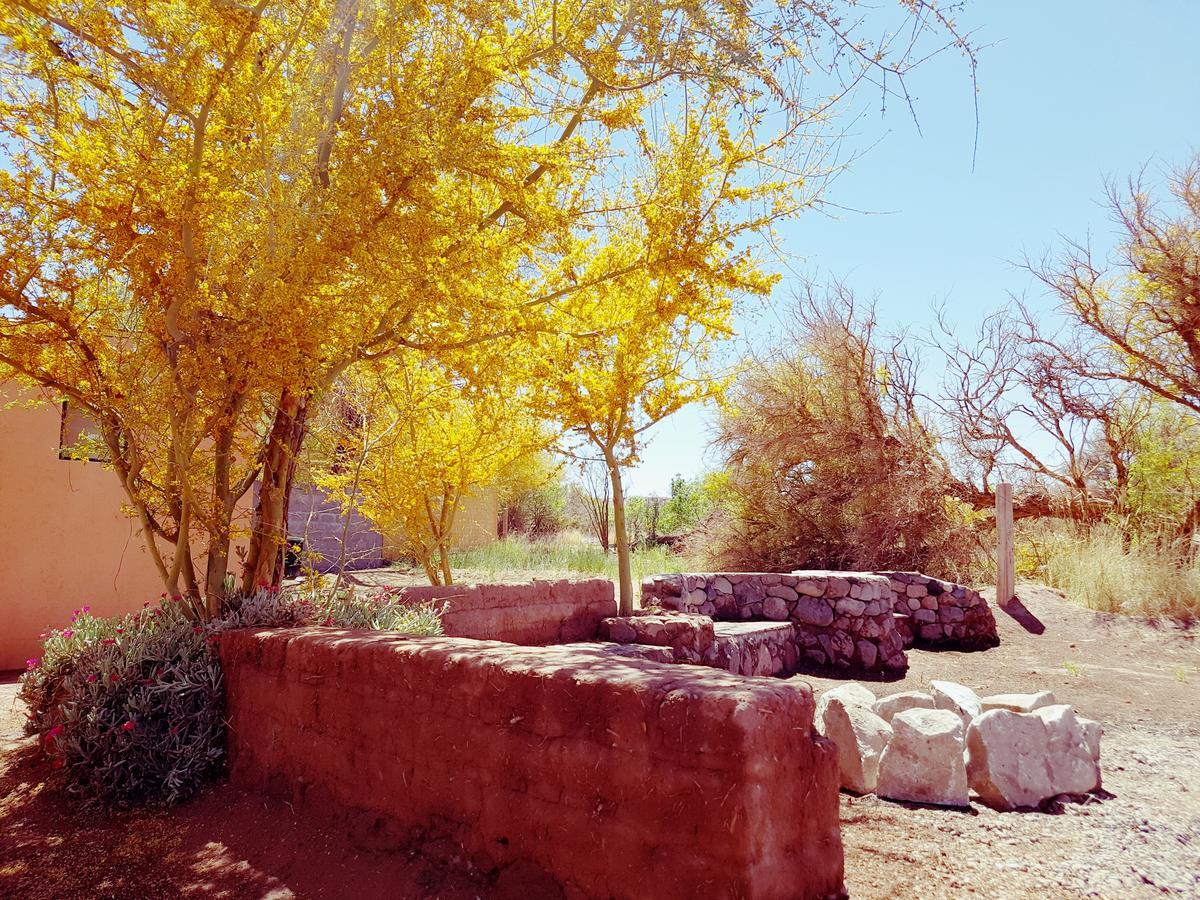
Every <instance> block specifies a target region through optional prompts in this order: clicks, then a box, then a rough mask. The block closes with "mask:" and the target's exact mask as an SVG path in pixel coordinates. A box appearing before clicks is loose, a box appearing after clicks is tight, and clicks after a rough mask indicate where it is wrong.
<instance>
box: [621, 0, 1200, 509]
mask: <svg viewBox="0 0 1200 900" xmlns="http://www.w3.org/2000/svg"><path fill="white" fill-rule="evenodd" d="M957 19H958V22H959V24H960V25H961V26H963V27H965V28H967V29H969V30H974V31H975V41H976V43H977V44H982V45H990V46H986V47H985V48H984V49H983V50H981V51H980V53H979V69H978V80H979V116H980V122H979V135H978V140H979V146H978V156H977V159H976V162H975V167H974V171H972V159H971V154H972V145H973V143H974V141H975V114H974V110H973V103H972V100H973V95H972V89H971V82H970V78H969V71H968V69H967V66H966V64H965V62H964V61H963V60H962V59H961V58H959V57H957V56H955V55H953V54H951V53H947V54H944V55H943V56H941V57H939V58H936V59H934V60H933V61H931V62H930V63H928V64H927V65H926V66H925V67H923V68H921V69H919V70H918V71H917V72H916V73H914V74H913V76H912V78H911V80H910V82H909V88H910V91H911V93H912V94H913V95H914V96H915V98H916V109H917V118H918V121H919V124H920V133H918V131H917V128H916V126H915V125H914V124H913V121H912V119H911V118H910V117H909V116H908V115H907V113H906V112H905V111H904V110H903V109H902V107H901V105H899V104H897V103H895V102H890V103H889V106H888V113H887V115H886V116H881V115H880V114H879V112H878V110H879V97H878V95H877V94H874V95H864V96H862V97H861V98H860V101H859V107H860V109H864V110H869V112H867V114H866V115H865V116H864V117H863V118H862V119H860V120H859V122H858V123H857V125H856V128H855V133H854V135H852V136H851V137H850V139H849V141H850V143H849V146H848V149H851V150H856V151H858V150H866V149H867V148H870V147H871V145H872V144H875V143H876V142H878V144H877V145H876V146H874V148H873V149H870V150H869V152H868V153H867V154H866V155H865V156H864V157H862V158H860V159H859V160H858V161H857V162H856V163H855V164H854V166H853V167H852V168H851V169H850V170H848V171H847V172H846V173H845V174H843V175H842V176H841V177H840V178H839V179H838V180H837V181H836V183H834V184H833V185H832V186H831V187H830V189H829V192H828V194H827V195H826V199H827V200H829V201H831V202H833V203H836V204H839V205H840V206H843V207H849V208H852V209H858V210H868V211H871V212H872V213H876V214H872V215H864V214H859V213H854V212H840V213H838V214H837V217H836V218H831V217H829V216H828V215H825V214H822V213H813V214H809V215H808V216H807V217H803V218H801V219H799V220H797V221H796V222H794V223H789V224H788V225H786V226H785V227H784V230H783V237H784V239H785V240H784V244H785V246H786V249H787V251H788V252H789V253H790V254H794V255H796V256H799V257H802V258H803V262H802V263H801V264H800V271H801V272H802V273H803V274H805V275H808V276H813V277H816V278H818V279H819V280H826V279H828V278H831V277H837V278H839V279H842V280H844V281H845V282H846V283H847V284H848V285H850V286H851V287H852V288H853V289H854V290H855V292H856V293H857V294H858V296H859V297H861V298H870V297H873V296H877V298H878V310H879V317H880V320H881V323H882V324H883V326H884V327H899V326H904V325H909V326H912V327H914V328H916V329H920V328H922V327H925V326H928V325H929V324H930V322H931V319H932V316H931V308H932V305H933V304H934V303H935V302H944V303H945V305H946V307H947V309H948V310H949V312H950V313H951V316H952V318H953V319H954V320H955V321H957V322H959V323H961V325H963V326H964V327H965V328H971V327H972V326H973V325H974V324H976V323H977V322H978V320H979V319H980V318H981V317H982V315H984V314H985V313H986V312H988V311H991V310H994V309H996V308H997V307H999V306H1001V305H1003V304H1004V302H1005V301H1006V299H1007V297H1008V294H1009V293H1017V294H1028V296H1029V298H1030V299H1031V300H1034V301H1036V300H1038V299H1039V298H1041V296H1042V295H1041V294H1040V292H1038V291H1037V289H1036V288H1035V287H1034V285H1033V284H1032V283H1031V279H1030V276H1029V275H1028V273H1025V272H1022V271H1021V270H1019V269H1017V268H1016V267H1015V266H1014V265H1013V262H1014V261H1017V260H1019V259H1020V258H1021V257H1022V255H1023V253H1024V252H1026V251H1028V252H1029V254H1030V255H1031V256H1040V255H1041V254H1042V253H1043V252H1045V251H1046V250H1049V249H1052V248H1054V247H1055V246H1056V245H1057V244H1058V242H1059V240H1060V237H1061V236H1069V237H1073V238H1079V239H1083V238H1086V237H1087V236H1088V235H1089V234H1090V235H1091V238H1092V241H1093V244H1094V245H1095V246H1096V247H1097V248H1107V247H1108V246H1109V245H1110V244H1111V240H1112V233H1113V232H1112V227H1111V225H1110V223H1109V221H1108V219H1107V216H1106V213H1105V210H1104V209H1103V207H1102V205H1101V200H1102V194H1103V183H1104V179H1105V178H1106V177H1116V178H1120V179H1123V178H1125V177H1126V176H1128V175H1129V174H1131V173H1133V172H1134V171H1136V170H1137V169H1138V168H1140V167H1141V166H1142V165H1143V164H1146V163H1149V164H1150V169H1149V171H1148V172H1147V177H1148V179H1151V180H1158V178H1159V175H1160V174H1161V172H1162V171H1163V170H1164V169H1165V168H1166V167H1168V166H1170V165H1172V164H1176V163H1180V162H1183V161H1185V160H1186V159H1187V158H1188V157H1190V156H1191V155H1192V154H1193V153H1195V152H1197V151H1200V50H1198V49H1197V47H1198V45H1200V0H1137V2H1132V3H1131V2H1128V0H1051V2H1046V0H1003V2H1000V0H974V2H971V3H969V4H968V6H967V8H966V9H964V10H963V12H962V13H961V14H960V15H959V16H958V17H957ZM792 283H793V284H794V281H793V282H792ZM790 293H791V286H790V285H789V281H788V279H787V278H786V277H785V280H784V281H783V282H782V283H781V284H780V285H779V286H778V288H777V289H776V291H775V294H774V297H773V298H772V301H771V307H773V308H767V309H765V310H764V309H757V310H754V311H748V312H747V313H746V314H745V315H743V316H742V317H741V319H740V330H741V331H742V333H743V335H744V336H745V338H746V339H747V340H749V341H751V342H753V343H758V344H761V343H763V342H767V341H770V340H771V335H772V334H773V333H777V332H778V326H777V322H778V316H779V310H780V309H781V308H783V307H785V306H786V304H787V302H788V297H789V294H790ZM773 323H775V324H773ZM928 368H929V369H930V370H932V372H931V374H932V375H933V376H936V375H937V372H936V369H937V360H933V359H931V360H928ZM711 421H712V410H710V409H708V408H701V407H696V408H691V409H687V410H684V411H682V412H680V413H677V414H676V415H675V416H673V417H671V418H670V419H667V420H666V421H665V422H663V423H661V424H660V425H659V426H658V427H657V428H656V429H655V431H654V432H653V433H652V434H653V440H652V443H651V444H650V446H649V447H648V448H647V449H646V452H645V453H644V454H643V461H642V463H641V464H640V465H639V466H638V467H637V468H636V469H635V470H634V471H633V472H632V473H631V477H630V489H631V492H632V493H635V494H649V493H655V494H661V493H666V492H667V488H668V486H669V484H670V480H671V476H672V475H673V474H675V473H676V472H679V473H682V474H684V475H687V476H691V475H695V474H698V473H699V472H701V471H703V470H704V469H705V468H712V467H713V466H714V465H715V464H716V463H717V460H716V458H715V457H713V456H712V455H706V454H705V447H706V446H707V444H708V441H709V437H710V426H711Z"/></svg>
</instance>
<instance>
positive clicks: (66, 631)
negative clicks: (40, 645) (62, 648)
mask: <svg viewBox="0 0 1200 900" xmlns="http://www.w3.org/2000/svg"><path fill="white" fill-rule="evenodd" d="M74 634H75V632H73V631H72V630H71V629H70V628H64V629H63V637H64V638H66V639H67V640H68V641H69V640H70V639H71V638H72V637H73V636H74Z"/></svg>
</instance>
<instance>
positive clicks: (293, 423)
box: [242, 389, 311, 594]
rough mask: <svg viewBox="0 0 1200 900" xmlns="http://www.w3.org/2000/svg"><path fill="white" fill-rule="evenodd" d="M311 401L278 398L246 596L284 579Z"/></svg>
mask: <svg viewBox="0 0 1200 900" xmlns="http://www.w3.org/2000/svg"><path fill="white" fill-rule="evenodd" d="M310 399H311V396H310V395H309V394H304V395H303V396H297V395H296V394H294V393H292V391H291V390H287V389H285V390H284V392H283V393H282V394H281V395H280V397H279V405H278V407H277V408H276V410H275V421H274V423H273V424H272V426H271V436H270V438H269V439H268V441H267V452H266V455H265V457H264V458H263V468H262V480H261V482H260V485H259V492H258V501H257V503H256V504H255V507H254V526H253V531H252V532H251V535H250V547H249V549H248V551H247V553H246V561H245V564H244V565H243V567H242V593H243V594H251V593H253V592H254V591H255V590H257V589H258V588H260V587H274V586H276V585H278V584H279V583H280V582H281V581H282V580H283V560H284V550H285V548H286V545H287V536H288V535H287V517H288V503H289V501H290V500H291V495H292V479H293V478H294V477H295V474H296V460H297V458H298V457H299V455H300V448H301V447H302V446H303V444H304V437H305V435H306V434H307V433H308V405H309V401H310Z"/></svg>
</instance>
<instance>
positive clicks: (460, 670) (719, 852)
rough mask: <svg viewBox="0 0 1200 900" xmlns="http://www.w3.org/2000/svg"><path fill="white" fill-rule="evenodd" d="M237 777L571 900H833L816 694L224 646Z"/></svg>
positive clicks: (311, 643) (536, 664) (635, 669)
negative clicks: (517, 870)
mask: <svg viewBox="0 0 1200 900" xmlns="http://www.w3.org/2000/svg"><path fill="white" fill-rule="evenodd" d="M220 652H221V661H222V665H223V667H224V671H225V682H226V692H227V705H228V716H229V723H230V727H229V754H230V773H231V778H232V780H233V781H234V783H235V784H238V785H241V786H243V787H247V788H254V789H261V790H266V791H269V792H271V793H273V794H276V795H282V796H285V797H286V798H287V799H289V800H290V801H292V802H293V803H296V804H297V805H298V806H299V807H301V808H303V807H308V808H313V809H316V808H320V809H323V810H340V811H342V812H343V813H346V814H350V815H354V816H357V817H361V818H362V820H363V821H366V822H368V823H370V824H371V825H372V827H373V829H374V831H375V832H376V833H380V832H382V833H385V834H390V835H395V841H396V843H397V846H402V845H403V841H404V840H406V839H407V838H408V837H412V836H417V835H420V836H426V837H428V836H444V837H449V838H451V839H452V840H453V841H455V842H457V843H458V844H459V845H460V846H461V847H462V848H463V851H464V853H465V854H466V857H467V858H468V859H470V860H472V862H474V863H475V864H476V865H477V866H479V867H481V868H483V869H485V870H492V869H503V868H504V867H507V866H509V865H511V864H514V863H518V862H519V863H521V864H522V866H523V867H529V866H533V867H536V868H537V869H540V870H541V871H542V872H544V873H547V874H548V875H549V876H550V877H552V878H554V879H555V880H556V881H557V882H558V883H559V884H560V885H561V886H562V887H563V889H564V892H565V894H566V896H568V897H630V898H639V897H646V898H651V897H653V898H674V897H678V898H692V897H718V896H720V897H744V898H788V897H818V896H828V895H838V894H840V893H841V891H842V848H841V837H840V832H839V826H838V794H837V791H838V783H839V776H838V771H837V762H836V758H835V756H834V752H833V749H832V745H830V744H829V743H827V742H825V741H824V740H822V739H820V738H815V737H814V736H813V733H812V718H813V699H812V692H811V690H810V689H809V688H808V686H807V685H806V684H803V683H800V682H795V681H783V680H767V679H752V680H747V679H743V678H738V677H736V676H733V675H730V674H728V673H726V672H722V671H720V670H717V669H708V668H702V667H698V666H677V665H671V664H668V663H657V662H650V661H646V660H642V659H637V658H623V657H620V656H617V655H614V654H612V653H606V652H604V651H603V650H601V649H598V648H595V647H588V646H578V645H575V646H571V645H568V646H554V647H540V648H531V647H518V646H513V645H511V644H501V643H497V642H491V641H472V640H464V639H454V638H405V637H403V636H398V635H390V634H384V633H378V632H347V631H341V632H339V631H330V630H328V629H322V630H318V629H283V630H280V629H275V630H243V631H235V632H230V633H227V634H226V635H224V636H223V637H222V638H221V646H220Z"/></svg>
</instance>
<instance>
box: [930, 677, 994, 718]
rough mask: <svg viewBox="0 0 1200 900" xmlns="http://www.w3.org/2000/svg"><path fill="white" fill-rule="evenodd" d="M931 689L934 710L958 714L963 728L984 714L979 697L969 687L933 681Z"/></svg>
mask: <svg viewBox="0 0 1200 900" xmlns="http://www.w3.org/2000/svg"><path fill="white" fill-rule="evenodd" d="M929 687H930V688H931V690H932V693H933V706H934V709H948V710H950V711H951V712H955V713H958V715H959V718H961V719H962V724H963V728H966V727H967V726H968V725H970V724H971V720H972V719H974V718H975V717H976V716H978V715H980V714H981V713H982V712H983V707H982V706H981V705H980V701H979V695H978V694H976V693H975V692H974V691H973V690H971V689H970V688H969V687H963V686H962V685H961V684H956V683H955V682H953V681H931V682H929Z"/></svg>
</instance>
